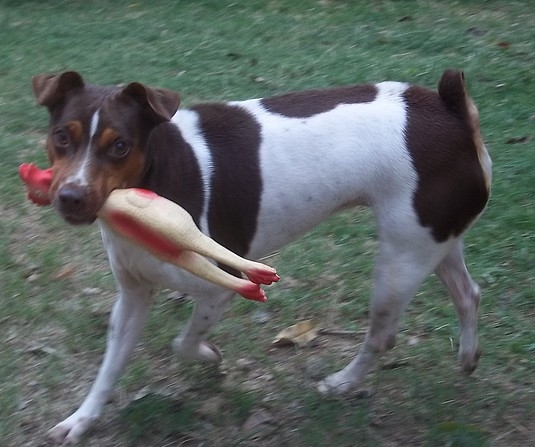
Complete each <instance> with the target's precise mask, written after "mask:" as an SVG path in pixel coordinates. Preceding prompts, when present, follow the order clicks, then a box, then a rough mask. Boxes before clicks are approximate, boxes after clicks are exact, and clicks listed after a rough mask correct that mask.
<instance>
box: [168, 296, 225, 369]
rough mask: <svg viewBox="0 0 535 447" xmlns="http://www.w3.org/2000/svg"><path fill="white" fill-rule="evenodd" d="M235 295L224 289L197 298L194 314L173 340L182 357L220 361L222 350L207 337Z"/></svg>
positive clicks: (176, 351) (175, 349)
mask: <svg viewBox="0 0 535 447" xmlns="http://www.w3.org/2000/svg"><path fill="white" fill-rule="evenodd" d="M234 295H235V293H234V292H231V291H222V292H220V293H218V294H215V295H208V296H205V297H203V298H198V299H196V300H195V308H194V310H193V315H192V316H191V319H190V321H189V323H188V325H187V326H186V328H185V329H184V331H183V332H182V333H181V334H180V335H179V336H178V337H176V338H175V339H174V340H173V344H172V347H173V351H174V352H175V353H176V354H177V355H179V356H180V357H185V358H191V359H197V360H201V361H203V362H220V361H221V360H222V356H221V352H220V351H219V349H218V348H217V346H215V345H214V344H212V343H210V342H208V341H206V340H205V337H206V335H207V334H208V332H209V331H210V329H211V328H212V327H213V326H214V325H215V324H216V323H217V321H218V320H219V318H220V317H221V315H222V314H223V312H224V310H225V308H226V307H227V305H228V303H230V301H231V300H232V297H233V296H234Z"/></svg>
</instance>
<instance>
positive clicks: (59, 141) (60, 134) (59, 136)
mask: <svg viewBox="0 0 535 447" xmlns="http://www.w3.org/2000/svg"><path fill="white" fill-rule="evenodd" d="M53 139H54V146H56V149H60V150H65V149H67V148H68V147H69V145H70V143H71V139H70V138H69V134H68V132H66V131H64V130H63V129H59V130H56V131H55V132H54V134H53Z"/></svg>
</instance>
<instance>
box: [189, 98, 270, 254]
mask: <svg viewBox="0 0 535 447" xmlns="http://www.w3.org/2000/svg"><path fill="white" fill-rule="evenodd" d="M193 110H195V111H196V112H197V113H199V126H200V128H201V130H202V133H203V135H204V138H205V139H206V142H207V145H208V147H209V149H210V152H211V155H212V160H213V164H214V169H213V176H212V188H211V195H210V204H209V208H208V225H209V227H210V236H211V237H213V238H214V239H215V240H216V241H217V242H219V243H220V244H222V245H224V246H225V247H227V248H229V249H230V250H232V251H234V252H235V253H237V254H239V255H241V256H244V255H245V254H247V252H248V251H249V245H250V243H251V241H252V239H253V237H254V235H255V232H256V226H257V218H258V212H259V209H260V195H261V193H262V178H261V175H260V155H259V151H260V142H261V136H260V125H259V124H258V123H257V121H256V120H255V118H254V117H253V116H252V115H251V114H250V113H248V112H246V111H245V110H243V109H242V108H240V107H235V106H231V105H226V104H204V105H199V106H195V107H194V108H193Z"/></svg>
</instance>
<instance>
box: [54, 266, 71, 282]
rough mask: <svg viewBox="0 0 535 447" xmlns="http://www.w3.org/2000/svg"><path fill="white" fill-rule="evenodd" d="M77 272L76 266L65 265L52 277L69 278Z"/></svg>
mask: <svg viewBox="0 0 535 447" xmlns="http://www.w3.org/2000/svg"><path fill="white" fill-rule="evenodd" d="M75 271H76V268H75V266H74V264H65V265H64V266H63V267H61V268H60V269H59V270H58V271H57V272H56V273H54V275H52V279H65V278H69V277H71V276H72V275H73V274H74V272H75Z"/></svg>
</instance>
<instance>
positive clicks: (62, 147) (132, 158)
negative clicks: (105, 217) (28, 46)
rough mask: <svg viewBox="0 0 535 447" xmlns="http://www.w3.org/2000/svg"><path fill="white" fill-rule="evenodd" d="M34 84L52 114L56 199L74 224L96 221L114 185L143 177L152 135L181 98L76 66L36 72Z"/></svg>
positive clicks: (51, 154) (51, 152)
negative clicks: (97, 77) (93, 78)
mask: <svg viewBox="0 0 535 447" xmlns="http://www.w3.org/2000/svg"><path fill="white" fill-rule="evenodd" d="M32 85H33V91H34V93H35V96H36V98H37V102H38V103H39V104H41V105H44V106H46V107H47V108H48V111H49V113H50V126H49V130H48V136H47V142H46V151H47V154H48V158H49V160H50V163H51V165H52V172H53V178H52V184H51V188H50V197H51V200H52V204H53V205H54V207H55V209H56V210H57V211H58V212H59V213H60V214H61V215H62V217H63V218H64V219H65V220H66V221H67V222H69V223H72V224H84V223H91V222H93V221H94V220H95V219H96V216H97V212H98V210H99V209H100V208H101V206H102V205H103V204H104V202H105V201H106V199H107V197H108V195H109V194H110V193H111V192H112V191H113V190H114V189H117V188H129V187H133V186H136V184H137V183H138V182H139V180H140V178H141V176H142V175H143V172H144V170H145V164H146V153H145V146H146V142H147V139H148V137H149V134H150V132H151V131H152V129H153V128H154V127H155V126H157V125H158V124H161V123H162V122H164V121H168V120H170V119H171V117H172V116H173V115H174V113H175V112H176V110H177V108H178V105H179V102H180V98H179V96H178V94H177V93H175V92H172V91H170V90H164V89H155V88H149V87H146V86H144V85H143V84H140V83H137V82H134V83H131V84H128V85H127V86H126V87H101V86H95V85H90V84H87V83H85V82H84V80H83V79H82V77H81V76H80V75H79V74H78V73H76V72H73V71H69V72H65V73H62V74H58V75H50V74H42V75H38V76H35V77H34V78H33V79H32Z"/></svg>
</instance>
